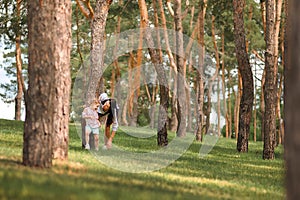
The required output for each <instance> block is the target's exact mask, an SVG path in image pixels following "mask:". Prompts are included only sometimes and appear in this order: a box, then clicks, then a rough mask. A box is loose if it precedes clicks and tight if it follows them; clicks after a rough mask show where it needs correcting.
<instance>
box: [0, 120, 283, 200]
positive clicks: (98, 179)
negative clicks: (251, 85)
mask: <svg viewBox="0 0 300 200" xmlns="http://www.w3.org/2000/svg"><path fill="white" fill-rule="evenodd" d="M0 126H1V130H0V146H1V148H0V168H1V171H0V198H1V199H54V198H56V199H146V200H147V199H195V200H196V199H199V198H200V199H264V200H265V199H271V200H274V199H283V198H285V190H284V172H285V170H284V166H283V147H282V146H280V147H278V148H277V149H276V160H273V161H269V160H263V159H262V156H261V154H262V143H261V142H257V143H253V142H250V143H249V153H244V154H241V153H238V152H237V151H236V150H235V147H236V142H235V140H229V139H219V141H218V143H217V144H216V145H215V146H214V148H213V150H212V151H211V152H210V153H209V154H208V155H207V156H206V157H204V158H199V148H200V147H201V144H200V143H198V142H194V143H193V144H192V145H191V146H190V148H189V149H188V150H187V151H186V152H185V153H184V154H183V155H182V157H180V158H179V159H178V160H176V161H175V162H174V163H172V164H171V165H170V166H168V167H166V168H164V169H161V170H159V171H155V172H150V173H140V174H131V173H124V172H120V171H116V170H113V169H110V168H108V167H107V166H105V165H104V164H103V163H101V162H99V161H98V160H96V159H95V157H93V156H92V154H90V153H89V152H87V151H86V150H83V149H81V141H80V139H79V137H78V135H77V134H76V129H75V126H74V124H70V142H69V160H68V161H66V162H58V161H54V166H53V167H52V168H51V169H38V168H28V167H24V166H23V165H21V162H22V137H23V135H22V127H23V122H16V121H9V120H2V119H1V120H0ZM132 131H137V129H135V128H134V129H132ZM143 131H147V129H145V130H143ZM148 131H150V130H148ZM114 143H115V144H117V145H118V146H120V147H123V148H126V149H128V150H133V151H135V150H139V149H148V150H150V151H151V150H156V149H157V146H156V138H155V137H151V138H149V139H139V138H133V137H130V136H128V135H127V134H125V133H123V132H122V131H119V132H118V133H117V135H116V137H115V140H114Z"/></svg>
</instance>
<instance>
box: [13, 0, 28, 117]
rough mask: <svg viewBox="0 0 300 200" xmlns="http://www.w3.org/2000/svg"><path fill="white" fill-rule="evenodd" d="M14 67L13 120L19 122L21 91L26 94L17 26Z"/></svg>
mask: <svg viewBox="0 0 300 200" xmlns="http://www.w3.org/2000/svg"><path fill="white" fill-rule="evenodd" d="M21 3H22V1H21V0H17V20H18V21H17V24H20V19H21V14H20V12H21ZM16 66H17V96H16V98H15V120H21V109H22V98H23V91H24V92H26V89H25V85H24V80H23V76H22V58H21V30H20V27H19V25H18V27H17V33H16Z"/></svg>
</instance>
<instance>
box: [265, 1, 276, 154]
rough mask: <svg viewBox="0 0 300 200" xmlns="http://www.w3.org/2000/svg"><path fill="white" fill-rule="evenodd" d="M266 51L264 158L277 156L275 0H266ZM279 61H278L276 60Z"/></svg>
mask: <svg viewBox="0 0 300 200" xmlns="http://www.w3.org/2000/svg"><path fill="white" fill-rule="evenodd" d="M266 24H267V25H266V52H265V71H266V80H265V84H264V86H263V87H264V98H265V113H264V149H263V159H274V158H275V152H274V150H275V146H276V103H277V101H276V96H277V83H276V81H277V77H276V76H277V67H276V66H277V65H275V57H276V56H275V50H274V48H275V43H274V40H276V39H277V38H275V0H266ZM276 62H277V61H276Z"/></svg>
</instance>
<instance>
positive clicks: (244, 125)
mask: <svg viewBox="0 0 300 200" xmlns="http://www.w3.org/2000/svg"><path fill="white" fill-rule="evenodd" d="M244 6H245V1H242V2H240V1H238V0H233V8H234V12H233V19H234V20H233V21H234V40H235V52H236V57H237V61H238V69H239V72H240V74H241V77H242V88H243V90H242V97H241V101H240V109H239V129H238V141H237V150H238V151H239V152H248V140H249V135H250V123H251V118H252V109H253V98H254V94H253V75H252V71H251V66H250V62H249V57H248V54H247V49H246V38H245V35H246V34H245V29H244V18H243V14H244Z"/></svg>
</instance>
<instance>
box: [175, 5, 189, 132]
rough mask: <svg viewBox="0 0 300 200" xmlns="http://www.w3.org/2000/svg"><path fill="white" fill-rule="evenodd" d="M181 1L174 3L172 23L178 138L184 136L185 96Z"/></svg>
mask: <svg viewBox="0 0 300 200" xmlns="http://www.w3.org/2000/svg"><path fill="white" fill-rule="evenodd" d="M181 15H182V14H181V0H175V1H174V23H175V31H176V34H175V35H176V65H177V107H178V113H177V119H178V126H177V133H176V135H177V136H178V137H183V136H185V135H186V102H185V98H186V94H185V69H184V58H183V56H184V49H183V34H182V18H181Z"/></svg>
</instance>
